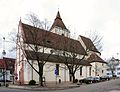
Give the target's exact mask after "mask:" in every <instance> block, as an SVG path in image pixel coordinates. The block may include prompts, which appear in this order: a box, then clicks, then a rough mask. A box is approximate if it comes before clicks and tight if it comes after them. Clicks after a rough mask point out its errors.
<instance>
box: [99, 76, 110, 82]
mask: <svg viewBox="0 0 120 92" xmlns="http://www.w3.org/2000/svg"><path fill="white" fill-rule="evenodd" d="M106 80H110V77H109V76H101V77H100V81H106Z"/></svg>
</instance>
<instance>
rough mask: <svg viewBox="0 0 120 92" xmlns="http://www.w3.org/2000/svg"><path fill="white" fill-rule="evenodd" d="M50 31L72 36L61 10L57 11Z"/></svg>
mask: <svg viewBox="0 0 120 92" xmlns="http://www.w3.org/2000/svg"><path fill="white" fill-rule="evenodd" d="M50 31H51V32H53V33H56V34H59V35H63V36H66V37H70V31H69V30H68V29H67V28H66V26H65V24H64V23H63V21H62V18H61V16H60V13H59V11H58V12H57V15H56V18H55V20H54V22H53V24H52V26H51V28H50Z"/></svg>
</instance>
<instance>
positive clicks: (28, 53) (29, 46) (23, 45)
mask: <svg viewBox="0 0 120 92" xmlns="http://www.w3.org/2000/svg"><path fill="white" fill-rule="evenodd" d="M26 19H27V21H28V22H29V24H30V25H32V26H29V25H26V24H22V26H24V27H26V28H27V32H26V33H25V32H18V33H16V32H11V33H10V40H11V41H12V42H15V43H16V47H12V50H11V51H14V50H15V49H16V50H17V51H18V52H21V51H22V56H24V57H25V60H26V61H27V62H28V64H29V65H30V66H31V68H32V69H33V70H34V71H35V72H36V73H38V75H39V85H41V86H43V79H42V78H43V67H44V65H45V63H46V62H47V61H48V58H49V57H50V55H51V54H52V53H50V54H49V55H47V56H45V54H44V53H45V51H46V49H47V48H46V47H45V46H46V44H47V42H46V41H47V40H46V37H47V36H48V35H49V34H48V32H47V30H48V29H49V25H48V21H47V19H45V21H41V20H40V19H39V17H38V16H37V15H36V14H34V13H30V14H28V15H27V18H26ZM39 28H40V29H39ZM45 29H47V30H45ZM19 30H20V29H19ZM23 30H24V29H23ZM39 30H42V31H44V32H43V34H42V35H41V34H40V33H39ZM25 35H26V36H27V37H26V38H25ZM41 37H42V39H41ZM25 39H27V40H28V42H27V41H25ZM31 42H32V43H31ZM40 44H42V46H40ZM35 61H36V62H37V66H38V69H37V68H36V67H34V64H33V62H35ZM19 62H24V59H21V60H20V61H19Z"/></svg>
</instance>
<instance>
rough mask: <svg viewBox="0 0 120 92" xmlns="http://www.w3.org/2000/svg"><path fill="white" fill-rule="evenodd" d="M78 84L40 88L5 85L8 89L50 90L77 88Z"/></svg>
mask: <svg viewBox="0 0 120 92" xmlns="http://www.w3.org/2000/svg"><path fill="white" fill-rule="evenodd" d="M77 87H80V85H79V86H78V85H77V86H68V87H41V88H32V87H23V88H22V87H21V88H20V87H7V88H10V89H21V90H32V91H51V90H67V89H72V88H77Z"/></svg>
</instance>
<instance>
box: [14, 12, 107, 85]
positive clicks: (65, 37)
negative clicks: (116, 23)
mask: <svg viewBox="0 0 120 92" xmlns="http://www.w3.org/2000/svg"><path fill="white" fill-rule="evenodd" d="M35 37H36V38H35ZM33 38H35V39H36V40H34V39H33ZM43 40H44V41H43ZM20 46H22V47H20ZM33 46H39V48H40V49H38V51H39V56H40V60H44V61H46V63H45V65H44V68H43V77H44V78H45V80H46V82H56V80H57V81H58V80H59V79H60V80H61V81H62V82H64V81H69V80H70V79H69V78H70V77H69V76H70V75H69V70H68V68H67V67H66V65H65V62H66V61H65V59H66V58H68V60H69V62H66V63H68V64H71V62H72V59H73V58H71V57H70V56H71V54H75V55H76V58H75V60H74V62H73V63H75V64H76V65H77V64H79V67H78V70H77V71H76V73H75V78H76V79H82V78H85V77H89V76H98V75H99V76H103V75H104V74H105V73H104V64H105V62H104V60H103V59H101V58H100V52H98V50H97V49H96V47H95V46H94V44H93V42H92V41H91V40H90V39H89V38H87V37H84V36H81V35H79V37H78V40H75V39H73V38H71V37H70V31H69V30H68V29H67V28H66V26H65V24H64V23H63V21H62V18H61V16H60V13H59V11H58V12H57V16H56V18H55V20H54V22H53V25H52V26H51V28H50V30H44V29H40V28H36V27H34V26H31V25H28V24H24V23H22V21H21V20H20V22H19V26H18V36H17V58H16V73H17V75H18V79H17V81H18V82H20V83H21V84H27V83H28V82H29V81H30V80H32V79H33V80H36V81H38V80H39V75H38V74H37V73H36V72H35V70H34V69H33V68H32V67H31V66H30V64H29V63H28V62H27V59H29V61H30V63H31V64H32V65H33V66H34V67H35V69H38V65H37V62H36V56H35V54H36V53H35V52H34V51H33V50H32V49H31V47H33ZM42 48H44V53H43V49H42ZM29 52H30V53H32V54H30V53H29ZM64 54H66V57H64ZM25 55H26V56H25ZM47 56H48V57H49V58H47ZM84 56H85V57H84ZM83 57H84V59H83V60H81V59H82V58H83ZM46 58H47V59H46ZM80 60H81V61H80ZM79 61H80V62H79ZM56 69H57V75H56Z"/></svg>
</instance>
